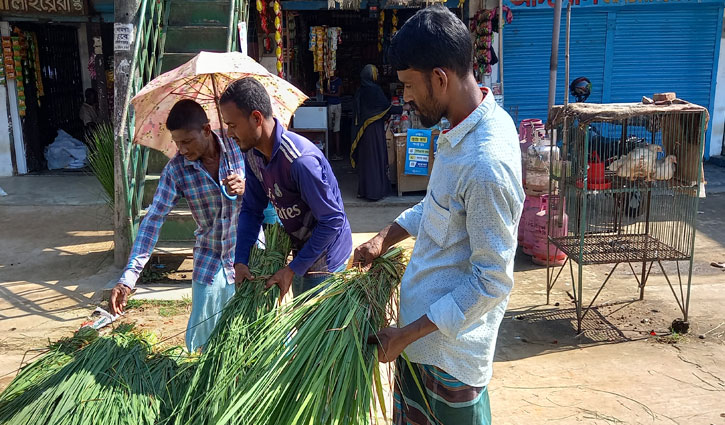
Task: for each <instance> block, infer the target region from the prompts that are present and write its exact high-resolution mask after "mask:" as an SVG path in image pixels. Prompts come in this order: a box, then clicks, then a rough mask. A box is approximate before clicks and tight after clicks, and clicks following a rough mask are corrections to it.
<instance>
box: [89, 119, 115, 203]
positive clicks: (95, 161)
mask: <svg viewBox="0 0 725 425" xmlns="http://www.w3.org/2000/svg"><path fill="white" fill-rule="evenodd" d="M86 140H87V141H88V144H89V148H90V149H89V153H88V164H89V165H90V167H91V170H92V171H93V175H94V176H96V178H97V179H98V182H99V183H101V186H102V187H103V191H104V193H105V195H106V197H107V200H108V203H109V205H110V206H111V207H113V198H114V177H113V144H114V136H113V126H112V125H111V124H108V123H102V124H99V125H98V126H97V127H96V128H95V129H93V130H92V131H90V132H89V133H88V134H87V136H86Z"/></svg>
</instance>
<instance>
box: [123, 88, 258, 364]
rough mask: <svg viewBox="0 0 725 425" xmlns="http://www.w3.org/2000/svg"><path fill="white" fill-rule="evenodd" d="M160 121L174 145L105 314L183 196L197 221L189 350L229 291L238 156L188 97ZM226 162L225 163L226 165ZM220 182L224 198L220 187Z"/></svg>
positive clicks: (239, 181)
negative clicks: (232, 197) (223, 190)
mask: <svg viewBox="0 0 725 425" xmlns="http://www.w3.org/2000/svg"><path fill="white" fill-rule="evenodd" d="M166 127H167V128H168V129H169V131H171V137H172V139H173V140H174V142H175V143H176V146H177V147H178V149H179V152H178V153H177V154H176V156H175V157H174V158H172V159H171V161H169V163H168V164H166V166H165V167H164V169H163V171H162V173H161V179H160V180H159V186H158V189H156V194H155V195H154V200H153V202H152V204H151V206H150V207H149V208H148V213H147V214H146V217H145V218H144V220H143V221H142V222H141V225H140V226H139V230H138V236H137V237H136V240H135V241H134V244H133V249H132V250H131V255H130V257H129V260H128V264H127V265H126V268H125V269H124V271H123V274H122V275H121V278H120V279H119V281H118V284H116V286H115V287H114V288H113V291H112V292H111V300H110V305H111V313H113V314H117V313H119V312H122V311H123V309H124V307H125V306H126V301H127V299H128V295H129V294H130V293H131V291H132V290H133V288H134V286H135V285H136V280H137V279H138V277H139V274H140V273H141V271H142V270H143V268H144V266H145V265H146V262H147V261H148V260H149V257H150V256H151V253H152V251H153V249H154V246H155V245H156V241H157V240H158V238H159V231H160V230H161V225H162V224H163V222H164V219H165V218H166V216H167V215H168V214H169V212H171V210H172V209H173V208H174V206H175V205H176V203H177V202H178V201H179V199H180V198H182V197H184V198H186V201H187V202H188V204H189V209H190V210H191V215H192V216H193V217H194V221H195V222H196V224H197V226H198V228H197V229H196V231H195V232H194V235H195V236H196V243H195V244H194V271H193V275H192V308H191V317H190V318H189V323H188V325H187V328H186V346H187V348H188V349H189V351H192V352H193V351H195V350H196V349H198V348H200V347H202V346H203V345H204V344H205V343H206V341H207V339H208V338H209V335H210V334H211V331H212V329H214V325H216V323H217V321H218V319H219V316H220V314H219V313H220V312H221V310H222V308H223V307H224V305H225V304H226V302H227V301H229V299H231V297H232V296H233V295H234V289H235V286H234V249H235V247H236V236H237V218H238V216H239V211H240V208H241V200H242V197H241V195H242V194H243V193H244V160H243V158H242V153H241V151H240V150H239V147H238V146H237V145H236V144H235V143H226V150H227V152H226V156H227V160H228V161H226V160H225V158H224V154H223V153H222V150H221V145H220V144H221V143H224V142H223V141H222V140H221V139H220V138H219V137H218V136H217V135H216V134H215V133H214V132H213V131H212V130H211V127H210V125H209V119H208V118H207V116H206V113H205V112H204V109H203V108H202V107H201V106H200V105H199V104H198V103H196V102H194V101H193V100H187V99H185V100H181V101H179V102H177V103H176V104H175V105H174V107H173V108H171V111H170V112H169V117H168V119H167V120H166ZM227 164H229V165H230V166H231V170H229V169H228V168H227ZM222 184H224V185H226V187H227V192H228V193H229V194H230V195H240V196H237V197H236V199H234V200H231V199H228V198H227V197H225V196H224V195H223V194H222V186H221V185H222Z"/></svg>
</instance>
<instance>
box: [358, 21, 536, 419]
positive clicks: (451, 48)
mask: <svg viewBox="0 0 725 425" xmlns="http://www.w3.org/2000/svg"><path fill="white" fill-rule="evenodd" d="M472 52H473V46H472V42H471V39H470V35H469V33H468V31H467V29H466V26H465V25H464V24H463V23H462V22H461V21H460V20H459V19H458V18H457V17H456V16H455V15H453V14H452V13H451V12H449V11H448V10H447V9H445V8H442V7H431V8H427V9H424V10H421V11H419V12H418V13H416V14H415V15H414V16H413V17H412V18H411V19H410V20H409V21H408V22H406V24H405V25H404V26H403V27H402V28H401V29H400V31H399V32H398V33H397V34H396V35H395V37H394V38H393V40H392V43H391V47H390V52H389V59H390V63H391V64H393V66H394V67H395V68H396V70H397V71H398V78H399V79H400V81H401V82H402V83H403V84H404V87H405V94H404V97H405V101H407V102H411V103H413V104H414V105H415V109H416V110H417V111H418V114H419V115H420V119H421V121H422V123H423V125H425V126H427V127H431V126H433V125H435V124H436V123H437V122H439V121H440V120H441V118H443V117H446V118H447V119H448V120H449V121H450V122H451V125H452V128H451V130H450V131H447V132H444V133H443V134H441V136H440V138H439V139H438V151H437V154H436V160H435V163H434V166H433V171H432V173H431V177H430V183H429V185H428V192H427V194H426V197H425V199H423V201H422V202H420V203H419V204H418V205H416V206H414V207H413V208H411V209H409V210H407V211H405V212H403V213H402V214H401V215H400V216H399V217H398V218H397V219H396V220H395V223H393V224H392V225H390V226H388V227H387V228H385V229H383V230H382V231H381V232H380V233H378V235H376V236H375V237H374V238H373V239H371V240H370V241H368V242H366V243H365V244H363V245H361V246H360V247H358V248H357V249H356V251H355V261H356V262H357V263H361V264H368V263H370V262H371V261H372V260H373V259H374V258H376V257H377V256H379V255H380V254H382V253H384V252H385V251H386V250H387V249H388V248H389V247H390V246H392V245H394V244H395V243H397V242H399V241H401V240H403V239H405V238H407V237H409V236H413V237H416V238H417V240H416V243H415V248H414V250H413V254H412V257H411V260H410V264H409V265H408V268H407V270H406V272H405V275H404V276H403V280H402V284H401V291H400V316H399V323H398V325H399V326H400V327H398V328H387V329H383V330H382V331H381V332H379V333H378V334H377V335H374V336H372V337H371V338H370V339H369V342H372V343H377V344H378V347H379V349H378V351H379V356H380V359H381V361H384V362H389V361H393V360H395V359H396V358H397V357H398V356H399V355H400V353H401V352H403V350H405V352H406V354H407V355H408V357H409V359H410V361H411V363H412V366H413V367H412V368H409V367H408V366H407V364H406V363H405V362H401V361H398V363H397V374H398V379H396V389H395V403H394V407H395V412H394V420H393V423H394V424H406V423H417V424H428V423H430V424H450V425H464V424H476V425H480V424H488V423H490V420H491V419H490V418H491V413H490V405H489V400H488V393H487V391H486V387H487V385H488V383H489V381H490V379H491V373H492V363H493V356H494V350H495V345H496V337H497V334H498V328H499V325H500V323H501V319H502V318H503V315H504V312H505V310H506V305H507V303H508V298H509V294H510V292H511V288H512V287H513V266H514V256H515V253H516V236H517V228H518V222H519V218H520V216H521V210H522V208H523V201H524V192H523V188H522V186H521V183H520V182H521V157H520V151H519V146H518V136H517V133H516V128H515V126H514V123H513V121H512V120H511V117H510V116H509V115H508V114H507V113H506V112H505V111H504V110H503V109H502V108H500V107H499V106H498V105H497V104H496V102H495V100H494V98H493V93H491V92H490V91H489V90H488V89H486V88H484V89H480V88H479V87H478V84H477V82H476V80H475V78H474V76H473V72H472V66H473V57H472ZM413 375H416V378H417V380H418V381H419V382H421V384H422V385H423V388H425V394H422V393H421V391H420V390H419V389H418V386H417V385H416V384H415V381H416V379H414V378H413Z"/></svg>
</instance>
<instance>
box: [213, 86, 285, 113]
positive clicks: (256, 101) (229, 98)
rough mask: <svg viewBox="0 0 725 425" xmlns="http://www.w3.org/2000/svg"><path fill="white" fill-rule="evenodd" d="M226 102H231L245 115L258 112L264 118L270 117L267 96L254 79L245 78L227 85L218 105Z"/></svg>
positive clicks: (270, 106) (269, 103)
mask: <svg viewBox="0 0 725 425" xmlns="http://www.w3.org/2000/svg"><path fill="white" fill-rule="evenodd" d="M227 102H233V103H234V104H235V105H237V108H239V109H240V110H241V111H242V112H244V113H245V114H247V115H250V114H251V113H252V112H253V111H259V112H260V113H261V114H262V116H263V117H265V118H271V117H272V102H271V101H270V99H269V94H268V93H267V90H265V88H264V86H263V85H262V83H260V82H259V81H257V79H256V78H253V77H246V78H242V79H239V80H237V81H234V82H232V83H231V84H229V85H228V86H227V89H226V90H224V93H222V97H221V99H220V100H219V103H220V104H222V103H227Z"/></svg>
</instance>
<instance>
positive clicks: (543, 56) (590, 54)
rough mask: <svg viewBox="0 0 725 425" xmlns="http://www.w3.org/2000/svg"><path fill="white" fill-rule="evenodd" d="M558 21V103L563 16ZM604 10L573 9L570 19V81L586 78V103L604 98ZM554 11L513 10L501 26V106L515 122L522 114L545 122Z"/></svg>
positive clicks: (560, 97)
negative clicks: (510, 19) (589, 90)
mask: <svg viewBox="0 0 725 425" xmlns="http://www.w3.org/2000/svg"><path fill="white" fill-rule="evenodd" d="M563 15H564V16H562V20H561V40H560V44H559V72H558V75H557V83H556V103H557V104H561V103H563V102H564V93H568V92H569V83H568V82H566V81H564V52H565V46H566V43H565V31H566V26H565V24H566V15H565V14H563ZM607 15H608V12H607V11H606V10H604V11H602V10H592V9H584V8H581V9H573V10H572V19H571V46H570V53H569V54H570V59H569V63H570V76H569V77H570V80H574V79H575V78H577V77H587V78H589V80H591V82H592V94H591V96H590V97H589V99H588V102H594V103H600V102H602V88H603V80H604V58H605V54H604V52H605V45H606V38H607ZM553 22H554V11H553V10H552V9H551V8H546V9H543V8H539V9H538V10H530V11H529V10H521V11H519V10H515V11H514V20H513V22H511V24H508V25H506V26H505V27H504V38H503V42H504V46H503V51H504V63H503V64H504V106H505V108H506V110H507V111H508V112H509V113H510V114H511V116H512V117H514V119H515V120H516V122H517V123H518V122H519V121H521V120H522V119H525V118H540V119H542V120H546V115H547V106H548V99H549V60H550V57H551V32H552V27H553Z"/></svg>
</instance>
